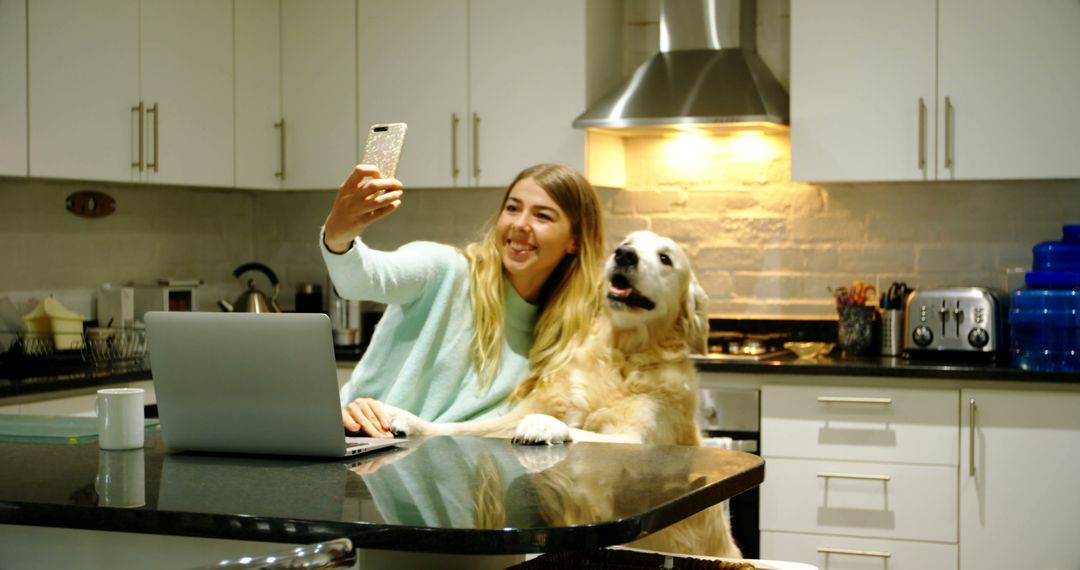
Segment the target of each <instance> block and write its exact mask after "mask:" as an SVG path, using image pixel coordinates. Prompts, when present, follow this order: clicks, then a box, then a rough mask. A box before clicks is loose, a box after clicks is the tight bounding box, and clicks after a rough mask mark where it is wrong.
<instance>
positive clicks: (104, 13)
mask: <svg viewBox="0 0 1080 570" xmlns="http://www.w3.org/2000/svg"><path fill="white" fill-rule="evenodd" d="M29 15H30V24H29V33H30V38H29V44H30V74H29V76H30V79H29V80H30V101H31V102H32V104H31V105H30V175H32V176H48V177H59V178H82V179H96V180H119V181H133V182H137V181H143V182H158V183H172V184H200V185H212V186H230V185H232V183H233V172H232V162H233V160H232V152H233V150H232V147H233V143H232V7H231V5H229V4H227V3H222V2H218V1H217V0H191V1H188V0H144V1H143V2H141V3H140V2H139V1H138V0H103V1H100V2H97V1H95V2H78V1H73V0H32V1H30V2H29Z"/></svg>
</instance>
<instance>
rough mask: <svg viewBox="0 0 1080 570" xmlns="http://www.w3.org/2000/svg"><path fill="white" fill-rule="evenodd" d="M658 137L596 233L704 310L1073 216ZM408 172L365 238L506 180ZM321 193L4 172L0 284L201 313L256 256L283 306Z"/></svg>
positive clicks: (803, 300) (943, 186) (774, 298)
mask: <svg viewBox="0 0 1080 570" xmlns="http://www.w3.org/2000/svg"><path fill="white" fill-rule="evenodd" d="M781 140H783V137H782V138H781ZM661 144H662V142H661V141H659V140H642V141H637V142H632V143H631V144H629V145H627V149H626V150H627V156H626V162H627V164H626V172H627V182H628V185H629V187H628V188H627V189H617V188H600V189H598V190H599V192H600V195H601V201H602V204H603V206H604V209H605V214H606V218H605V228H606V232H607V238H608V245H609V246H614V245H616V244H617V243H618V242H619V241H621V239H622V237H623V236H625V235H626V234H627V233H629V232H631V231H634V230H639V229H652V230H654V231H656V232H657V233H661V234H664V235H668V236H670V237H672V238H673V239H675V240H676V241H677V242H679V243H680V244H682V245H683V246H684V247H685V248H686V250H687V253H688V254H689V255H690V256H691V260H692V263H693V265H694V268H695V272H696V274H697V276H698V279H699V281H700V282H701V284H702V286H703V287H704V288H705V290H706V291H707V292H708V294H709V296H710V298H711V299H712V300H711V303H710V311H711V312H713V313H714V314H717V315H729V316H774V317H786V316H792V317H826V318H835V308H834V305H833V301H832V297H831V296H830V294H829V292H828V289H827V288H828V287H833V288H835V287H839V286H844V285H848V284H850V283H851V281H852V280H854V279H861V280H863V281H866V282H869V283H873V284H875V286H876V287H877V288H878V291H879V292H880V291H882V290H883V289H884V288H887V287H888V285H889V283H891V282H893V281H905V282H907V284H908V285H910V286H912V287H919V288H927V287H943V286H956V285H982V286H991V287H1002V286H1003V283H1004V270H1005V268H1006V267H1025V268H1028V269H1030V264H1031V248H1032V247H1033V246H1034V245H1035V244H1037V243H1039V242H1042V241H1047V240H1058V239H1061V226H1062V224H1065V223H1080V181H1078V180H1059V181H1006V182H929V183H872V184H821V185H811V184H805V183H792V182H790V181H789V180H788V177H787V170H788V167H787V164H788V162H789V160H788V158H787V156H786V155H785V154H782V153H780V154H777V153H776V152H775V150H776V148H777V147H776V146H775V145H774V144H773V143H769V144H768V145H765V146H764V147H763V149H764V154H763V156H764V158H763V160H762V161H760V163H758V164H757V165H756V166H755V165H754V164H753V162H752V161H747V160H742V159H740V158H739V157H738V156H736V155H735V154H733V153H732V152H730V151H729V149H726V147H724V146H723V145H719V146H717V147H715V148H713V149H712V150H711V151H710V152H711V153H712V154H709V155H708V156H707V158H708V160H704V161H699V162H697V163H687V164H679V163H678V162H677V161H675V160H673V159H672V158H670V157H669V158H664V157H663V156H662V148H661V146H660V145H661ZM755 144H757V143H755ZM405 182H406V196H405V200H404V202H403V207H402V208H401V209H400V210H399V211H397V212H395V213H394V215H392V216H390V217H388V218H386V219H384V220H381V221H380V222H378V223H377V224H374V225H373V226H371V228H369V229H368V231H367V233H366V234H365V239H366V240H367V241H368V242H369V243H370V244H371V245H373V246H374V247H379V248H383V249H394V248H396V247H399V246H400V245H402V244H403V243H406V242H408V241H412V240H416V239H425V240H434V241H440V242H443V243H448V244H452V245H462V244H464V243H467V242H468V241H470V240H473V239H476V238H477V237H478V236H479V233H480V231H481V230H482V228H483V227H484V224H485V223H487V222H488V220H489V219H490V218H491V216H492V215H493V214H494V213H495V210H496V208H497V207H498V203H499V200H500V198H501V197H502V194H503V192H504V191H505V189H504V188H457V189H453V188H438V189H432V188H409V187H408V186H407V184H408V181H405ZM83 189H97V190H102V191H105V192H107V193H108V194H110V195H111V196H113V197H114V198H115V199H116V200H117V212H116V213H115V214H113V215H111V216H108V217H106V218H100V219H96V220H86V219H82V218H78V217H75V216H72V215H71V214H69V213H68V212H66V211H65V210H64V206H63V204H64V198H65V197H66V196H67V195H68V194H70V193H71V192H74V191H76V190H83ZM334 194H335V193H334V192H333V191H322V192H253V191H234V190H210V189H197V190H192V189H183V188H173V187H155V186H142V185H133V184H107V183H85V182H66V181H43V180H33V179H19V178H3V179H0V204H3V206H0V263H2V267H3V269H2V270H0V294H2V292H3V291H26V290H60V289H77V288H96V287H97V286H99V285H100V284H102V283H105V282H121V281H131V280H134V281H139V282H149V281H152V280H154V279H157V278H159V277H174V278H196V279H203V280H204V281H206V285H205V286H204V287H203V288H202V289H201V294H200V301H201V305H202V307H203V308H204V309H207V310H215V309H214V302H215V301H216V300H217V298H219V297H225V298H227V299H230V300H231V299H232V298H235V297H236V295H238V294H239V292H240V285H239V284H238V283H237V282H236V280H235V279H233V277H232V275H231V272H232V270H233V268H235V267H236V266H237V265H239V264H240V263H243V262H246V261H261V262H263V263H265V264H267V265H269V266H270V267H272V268H273V269H274V270H275V271H276V272H278V274H279V277H280V278H281V281H282V284H281V287H282V289H281V298H280V299H279V301H280V302H281V304H282V306H283V307H284V308H286V309H291V308H292V304H293V295H294V293H295V287H296V284H298V283H302V282H316V283H325V275H326V273H325V268H324V267H323V266H322V261H321V259H320V258H319V253H318V246H317V243H316V238H317V231H318V227H319V226H320V225H321V224H322V222H323V220H324V219H325V217H326V214H327V212H328V211H329V209H330V205H331V204H332V202H333V199H334Z"/></svg>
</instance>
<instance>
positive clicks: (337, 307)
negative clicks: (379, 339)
mask: <svg viewBox="0 0 1080 570" xmlns="http://www.w3.org/2000/svg"><path fill="white" fill-rule="evenodd" d="M330 291H331V293H330V326H331V329H332V331H333V335H334V345H335V346H359V345H360V344H361V340H363V339H362V338H361V337H362V336H363V333H364V322H363V315H362V314H361V312H360V301H351V300H349V299H345V298H342V297H341V295H338V292H337V288H336V287H334V286H333V285H330Z"/></svg>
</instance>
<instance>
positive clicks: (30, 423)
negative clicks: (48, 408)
mask: <svg viewBox="0 0 1080 570" xmlns="http://www.w3.org/2000/svg"><path fill="white" fill-rule="evenodd" d="M144 421H145V422H146V427H148V428H149V427H153V426H157V425H158V424H159V423H161V422H160V421H159V420H158V419H157V418H148V419H146V420H144ZM97 434H98V429H97V418H84V417H72V416H19V415H0V439H5V440H13V439H17V440H22V441H28V442H35V441H36V442H38V443H78V442H80V441H81V440H84V439H86V438H90V437H97Z"/></svg>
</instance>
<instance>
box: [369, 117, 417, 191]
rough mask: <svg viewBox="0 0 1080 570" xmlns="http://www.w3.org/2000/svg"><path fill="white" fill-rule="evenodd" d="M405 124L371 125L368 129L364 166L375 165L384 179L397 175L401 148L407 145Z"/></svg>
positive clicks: (406, 127) (406, 126)
mask: <svg viewBox="0 0 1080 570" xmlns="http://www.w3.org/2000/svg"><path fill="white" fill-rule="evenodd" d="M407 129H408V125H406V124H405V123H389V124H386V125H371V127H370V128H369V129H368V134H367V142H365V143H364V158H363V159H362V160H361V161H360V162H361V163H362V164H374V165H375V166H377V167H379V172H381V173H382V175H383V177H384V178H394V176H396V175H397V167H398V162H400V161H401V147H402V146H403V145H404V144H405V131H406V130H407Z"/></svg>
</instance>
